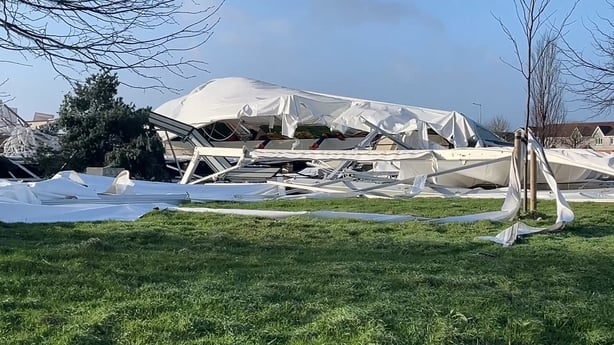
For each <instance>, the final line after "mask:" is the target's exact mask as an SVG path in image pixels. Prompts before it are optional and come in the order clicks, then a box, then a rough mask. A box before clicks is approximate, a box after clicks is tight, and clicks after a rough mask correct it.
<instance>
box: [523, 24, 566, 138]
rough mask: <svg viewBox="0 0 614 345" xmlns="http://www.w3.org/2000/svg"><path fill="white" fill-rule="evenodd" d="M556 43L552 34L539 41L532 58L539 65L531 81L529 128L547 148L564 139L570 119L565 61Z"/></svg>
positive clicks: (536, 66)
mask: <svg viewBox="0 0 614 345" xmlns="http://www.w3.org/2000/svg"><path fill="white" fill-rule="evenodd" d="M558 55H559V48H558V46H557V43H556V40H555V39H553V38H552V37H551V36H550V35H549V33H548V34H545V35H543V36H542V37H541V38H540V39H539V40H538V42H537V46H536V49H535V50H534V52H533V56H532V57H531V58H532V59H533V60H534V61H535V62H534V64H533V66H534V67H535V69H534V71H533V76H532V78H531V109H530V113H529V115H530V116H529V120H530V123H529V125H530V126H531V127H532V129H533V134H534V135H535V137H536V138H537V140H539V142H540V143H541V144H542V145H543V146H544V147H552V146H553V145H554V143H555V141H556V138H557V137H560V136H561V135H560V131H561V129H562V128H563V126H562V124H563V123H564V122H565V119H566V117H567V110H566V108H565V102H564V101H563V94H564V92H565V87H564V85H563V82H562V80H561V61H560V59H559V58H558Z"/></svg>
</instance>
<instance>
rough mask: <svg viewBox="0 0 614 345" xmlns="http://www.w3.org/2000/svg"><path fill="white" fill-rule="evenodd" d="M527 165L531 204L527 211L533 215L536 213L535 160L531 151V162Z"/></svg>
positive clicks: (533, 152) (533, 151)
mask: <svg viewBox="0 0 614 345" xmlns="http://www.w3.org/2000/svg"><path fill="white" fill-rule="evenodd" d="M529 164H530V165H529V176H530V180H529V183H530V188H531V202H530V204H529V211H530V212H531V214H534V213H535V211H537V159H536V157H535V150H531V161H530V162H529Z"/></svg>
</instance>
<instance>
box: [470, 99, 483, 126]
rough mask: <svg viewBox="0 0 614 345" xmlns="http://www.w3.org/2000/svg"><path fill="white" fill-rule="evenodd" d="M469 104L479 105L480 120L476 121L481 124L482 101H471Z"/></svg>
mask: <svg viewBox="0 0 614 345" xmlns="http://www.w3.org/2000/svg"><path fill="white" fill-rule="evenodd" d="M471 104H473V105H477V106H478V107H480V121H479V122H478V123H479V124H482V103H476V102H473V103H471Z"/></svg>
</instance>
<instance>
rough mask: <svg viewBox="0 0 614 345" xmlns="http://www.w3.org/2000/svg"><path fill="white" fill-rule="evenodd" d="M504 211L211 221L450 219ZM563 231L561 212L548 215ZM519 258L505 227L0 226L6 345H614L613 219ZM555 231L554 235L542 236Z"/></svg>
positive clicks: (363, 203)
mask: <svg viewBox="0 0 614 345" xmlns="http://www.w3.org/2000/svg"><path fill="white" fill-rule="evenodd" d="M500 205H501V201H500V200H459V199H455V200H450V199H411V200H402V201H400V200H369V199H351V200H332V201H330V200H329V201H326V200H310V201H292V202H289V201H287V202H266V203H258V204H256V203H249V204H222V203H218V204H209V205H207V206H209V207H241V208H268V209H277V210H315V209H330V210H344V211H362V212H383V213H395V214H401V213H409V214H414V215H420V216H430V217H440V216H446V215H459V214H468V213H475V212H480V211H490V210H496V209H498V208H499V207H500ZM539 207H540V211H541V212H542V213H543V214H546V215H549V216H548V217H545V219H544V220H543V221H542V222H541V224H544V225H545V224H551V223H552V221H553V218H552V216H553V215H554V204H553V203H549V202H544V203H540V205H539ZM572 207H573V209H574V211H575V212H576V221H575V222H574V223H573V224H572V225H570V226H568V227H567V228H566V229H565V231H564V232H562V233H558V234H549V235H536V236H533V237H530V238H526V239H523V240H521V241H520V242H519V243H518V244H517V245H515V246H513V247H511V248H502V247H500V246H499V245H496V244H492V243H489V242H481V241H478V240H476V237H477V236H479V235H485V234H496V233H497V232H499V231H500V230H502V229H503V228H504V227H505V226H506V224H495V223H490V222H485V221H482V222H478V223H474V224H449V225H436V224H427V223H418V222H406V223H401V224H382V223H372V222H363V221H348V220H322V219H313V218H309V217H294V218H290V219H287V220H283V221H274V220H269V219H258V218H251V217H234V216H224V215H212V214H191V213H190V214H187V213H172V212H166V211H163V212H155V213H152V214H149V215H147V216H145V217H144V218H143V219H141V220H139V221H137V222H132V223H123V222H103V223H70V224H42V225H24V224H18V225H7V224H4V225H2V224H0V343H2V344H4V343H6V344H45V343H46V344H613V343H614V230H613V229H612V228H613V227H614V205H610V204H591V203H583V204H574V205H572ZM531 224H540V222H531Z"/></svg>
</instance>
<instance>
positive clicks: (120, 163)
mask: <svg viewBox="0 0 614 345" xmlns="http://www.w3.org/2000/svg"><path fill="white" fill-rule="evenodd" d="M118 86H119V80H118V78H117V75H115V74H110V73H108V72H102V73H99V74H95V75H93V76H90V77H89V78H87V79H86V80H85V83H84V84H78V85H77V86H76V87H75V89H74V91H73V93H72V94H67V95H65V96H64V100H63V102H62V104H61V106H60V111H59V120H58V124H59V130H60V132H61V133H62V134H61V136H60V147H61V151H60V152H55V153H54V154H53V155H54V159H51V161H53V160H55V162H56V164H55V165H54V164H51V166H50V168H57V165H58V164H57V163H58V162H59V161H61V162H63V164H62V168H63V169H65V170H67V169H72V170H76V171H84V170H85V168H86V167H88V166H111V167H121V168H124V169H127V170H129V171H130V174H131V175H132V176H134V177H135V178H139V179H148V180H164V179H166V178H167V177H168V176H167V173H166V171H165V162H164V147H163V146H162V142H161V140H160V138H159V137H158V135H157V133H156V131H155V129H154V128H153V126H151V125H149V124H148V114H149V109H136V107H135V106H134V105H133V104H126V103H124V101H123V99H122V98H121V97H117V87H118ZM44 151H45V152H42V153H43V155H39V156H43V157H46V159H44V160H42V161H41V163H43V162H46V163H48V162H49V161H50V159H49V157H50V154H49V152H48V150H44ZM39 158H42V157H39ZM41 170H43V171H44V170H45V166H41ZM44 172H45V173H50V171H44ZM54 172H55V171H54Z"/></svg>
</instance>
